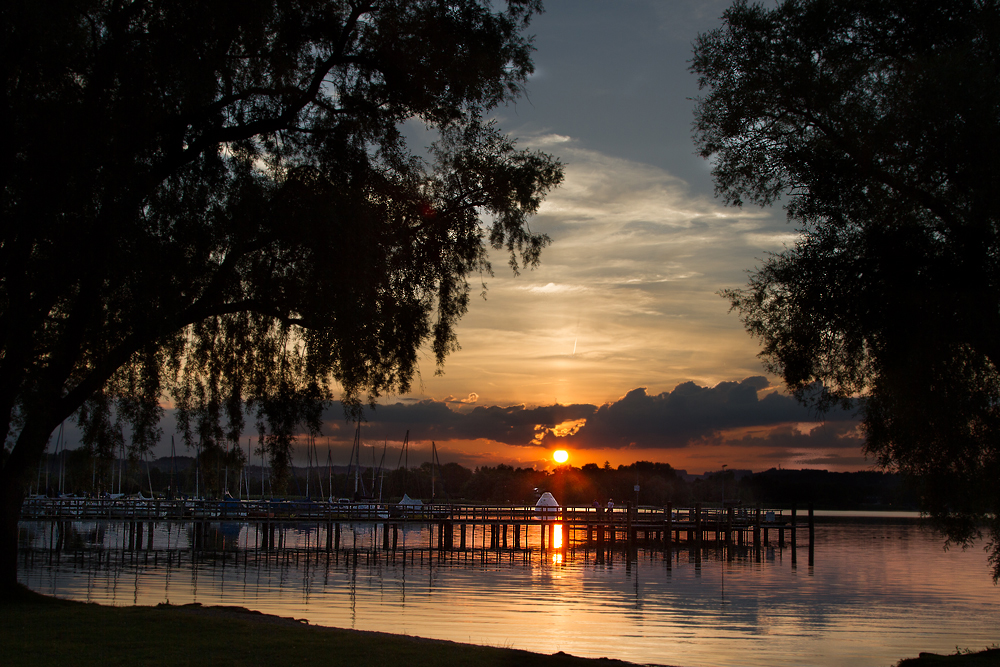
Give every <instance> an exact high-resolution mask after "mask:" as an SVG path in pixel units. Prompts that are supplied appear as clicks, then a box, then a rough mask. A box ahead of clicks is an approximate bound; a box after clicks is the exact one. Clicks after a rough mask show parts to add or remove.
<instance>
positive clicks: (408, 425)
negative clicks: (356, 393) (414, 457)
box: [327, 377, 861, 449]
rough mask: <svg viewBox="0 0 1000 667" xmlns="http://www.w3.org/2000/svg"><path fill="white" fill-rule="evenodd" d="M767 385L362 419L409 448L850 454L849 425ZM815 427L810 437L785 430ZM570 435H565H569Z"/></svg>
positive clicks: (336, 410)
mask: <svg viewBox="0 0 1000 667" xmlns="http://www.w3.org/2000/svg"><path fill="white" fill-rule="evenodd" d="M768 387H769V383H768V381H767V379H766V378H763V377H750V378H747V379H745V380H743V381H741V382H722V383H720V384H718V385H716V386H714V387H700V386H698V385H696V384H695V383H693V382H685V383H684V384H681V385H678V386H677V387H675V388H674V390H673V391H670V392H664V393H662V394H657V395H649V394H648V393H646V389H645V388H638V389H634V390H632V391H630V392H629V393H627V394H626V395H625V396H623V397H622V398H620V399H619V400H617V401H614V402H611V403H606V404H604V405H601V406H596V405H590V404H575V405H550V406H540V407H534V408H526V407H525V406H523V405H514V406H508V407H500V406H489V407H475V408H473V409H471V410H469V409H459V410H455V409H452V407H451V406H450V405H449V404H448V403H446V402H440V401H430V400H427V401H419V402H416V403H395V404H392V405H381V406H379V407H378V408H377V409H375V410H374V411H368V414H367V419H368V423H369V424H370V425H371V426H372V427H377V428H378V429H379V430H380V431H386V432H388V433H395V432H396V431H398V432H399V435H396V436H394V438H395V439H401V438H402V433H403V432H404V431H406V430H409V431H410V437H411V439H415V440H423V441H426V440H437V441H447V440H476V439H481V438H482V439H489V440H494V441H497V442H501V443H505V444H508V445H514V446H532V445H536V446H537V445H543V446H546V447H554V446H568V447H573V448H577V449H588V448H615V449H620V448H630V449H649V448H667V449H674V448H682V447H687V446H691V445H697V444H713V443H718V442H720V441H721V436H722V434H723V433H724V432H727V431H730V432H731V431H732V430H734V429H747V434H745V435H744V436H743V437H742V438H740V439H737V440H735V441H734V440H732V439H729V440H728V442H730V443H731V444H741V445H747V446H767V447H774V448H781V449H787V448H800V449H815V448H846V447H851V448H858V447H860V444H861V441H860V439H859V438H858V437H857V436H856V434H855V428H856V426H857V418H856V417H855V416H854V415H853V414H851V413H847V412H843V411H834V412H829V413H826V414H824V415H818V414H816V413H815V412H814V411H812V410H811V409H809V408H807V407H805V406H803V405H802V404H801V403H799V402H798V401H796V400H795V399H793V398H791V397H789V396H784V395H781V394H778V393H776V392H772V393H770V394H766V395H765V396H764V397H763V398H758V393H759V392H761V391H763V390H765V389H767V388H768ZM341 414H342V413H341V412H340V407H339V405H334V406H331V408H330V410H329V411H328V413H327V418H328V422H327V423H328V424H329V425H330V426H331V427H332V428H333V429H334V430H335V431H338V432H340V434H343V433H344V432H345V431H347V430H350V427H349V426H348V425H345V424H344V422H343V419H340V416H341ZM578 420H586V423H585V424H583V425H582V426H581V425H578V430H576V432H575V433H572V434H571V435H566V436H565V437H558V436H557V435H556V434H554V433H553V432H552V429H555V428H556V427H557V426H559V425H560V424H566V423H571V422H575V421H578ZM801 422H823V424H822V425H820V426H818V427H816V428H814V429H813V430H812V431H811V432H810V433H801V432H799V431H798V430H797V429H795V428H794V427H793V426H792V424H794V423H801ZM571 430H572V429H571Z"/></svg>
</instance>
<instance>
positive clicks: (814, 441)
mask: <svg viewBox="0 0 1000 667" xmlns="http://www.w3.org/2000/svg"><path fill="white" fill-rule="evenodd" d="M729 4H730V3H729V2H719V1H716V0H546V2H545V7H546V13H545V14H543V15H541V16H539V17H536V18H535V20H534V21H533V22H532V24H531V26H530V28H529V30H528V33H529V34H533V35H534V45H535V47H536V49H537V51H536V53H535V67H536V72H535V74H534V75H533V76H532V77H531V79H530V80H529V81H528V84H527V89H526V94H525V96H524V97H522V98H521V99H520V100H518V102H517V103H516V104H512V105H509V106H507V107H503V108H499V109H497V110H495V118H496V120H497V123H498V125H499V127H500V128H502V129H503V130H504V131H505V132H507V133H509V134H510V135H511V136H512V137H515V138H516V139H517V141H518V145H519V146H521V147H526V148H532V149H539V150H543V151H545V152H548V153H551V154H553V155H555V156H556V157H558V158H559V159H560V161H561V162H562V163H563V165H564V168H565V181H564V182H563V184H562V185H561V186H560V187H559V188H558V189H556V190H554V191H553V192H552V193H550V194H549V196H548V197H547V198H546V200H545V202H544V203H543V205H542V207H541V209H540V211H539V212H538V215H537V216H536V217H534V218H533V219H532V220H531V222H530V226H531V228H532V230H533V231H536V232H543V233H546V234H548V235H549V236H550V237H551V239H552V244H551V246H549V247H548V248H546V249H545V250H544V251H543V253H542V258H541V265H540V266H539V267H538V268H535V269H533V270H525V271H522V272H521V273H520V275H519V276H514V275H512V273H511V271H510V270H509V269H508V268H507V266H506V257H503V256H498V257H496V258H495V259H496V261H495V262H494V266H495V275H494V276H492V277H490V276H485V277H480V276H474V277H473V278H472V280H473V281H478V280H480V279H482V280H483V281H484V282H485V284H486V286H487V288H488V290H487V293H486V298H485V299H483V298H478V297H474V298H473V299H472V303H471V305H470V309H469V312H468V313H467V314H466V316H465V317H464V318H463V319H462V321H461V322H460V324H459V326H458V329H457V333H458V336H459V342H460V344H461V350H460V351H458V352H455V353H453V354H452V355H451V356H450V357H448V359H447V361H446V363H445V366H444V368H443V369H440V370H441V371H442V372H441V373H438V372H437V370H438V369H436V368H435V364H434V357H433V354H432V353H431V351H430V349H429V348H427V349H425V350H424V353H423V359H422V362H421V365H420V375H419V377H418V378H416V379H415V381H414V383H413V389H412V392H411V393H409V394H407V395H405V396H388V397H383V398H382V399H380V401H379V404H378V406H377V408H376V409H375V410H374V411H369V412H368V414H367V416H366V418H367V422H366V423H365V424H364V426H363V433H362V437H363V439H364V442H365V443H366V446H367V445H374V444H375V443H379V444H381V445H383V446H384V447H385V448H386V449H387V452H388V453H387V460H388V461H391V462H395V460H396V459H395V458H394V457H397V456H398V455H399V452H400V444H401V442H402V440H403V439H404V435H406V434H407V432H408V434H409V442H410V447H411V450H410V452H411V453H410V455H409V461H410V462H411V465H412V464H413V463H414V462H419V461H422V460H428V459H429V450H430V442H431V441H432V440H433V441H434V442H435V443H436V445H437V448H438V451H439V456H440V459H441V461H442V462H448V461H455V462H458V463H461V464H462V465H465V466H468V467H476V466H480V465H496V464H498V463H505V464H509V465H514V466H521V467H532V466H534V467H536V468H539V469H543V468H548V467H552V466H553V465H554V464H553V461H552V452H553V451H554V450H555V449H566V450H568V451H569V452H570V461H569V462H570V464H572V465H576V466H580V465H583V464H585V463H598V464H603V463H604V462H605V461H608V462H609V463H611V464H612V465H620V464H628V463H631V462H633V461H637V460H649V461H659V462H665V463H669V464H671V465H673V466H674V467H675V468H679V469H684V470H687V471H689V472H692V473H700V472H704V471H710V470H718V469H721V467H722V465H723V464H725V465H727V466H728V467H729V468H730V469H750V470H755V471H757V470H766V469H768V468H772V467H778V466H781V467H785V468H826V469H829V470H838V471H846V470H861V469H868V468H871V467H872V466H873V462H872V461H869V460H866V459H865V457H864V455H863V453H862V446H863V440H862V438H861V436H860V433H859V431H858V427H857V420H856V419H855V418H854V416H853V415H851V414H845V413H830V414H826V415H823V416H819V415H817V414H814V413H813V412H811V411H810V410H808V409H807V408H805V407H803V406H801V405H800V404H798V403H797V402H795V401H794V400H793V399H792V398H790V397H788V396H787V395H785V393H784V392H783V390H782V386H781V383H780V380H779V378H777V377H775V376H773V375H770V374H768V373H766V372H765V370H764V368H763V366H762V364H761V361H760V360H759V359H758V358H757V353H758V352H759V346H758V343H757V341H755V340H753V339H752V338H751V337H750V336H749V335H748V334H747V333H746V332H745V331H744V329H743V327H742V324H741V323H740V321H739V318H738V316H737V314H736V313H732V312H729V303H728V302H727V301H726V300H725V299H723V298H722V297H721V296H719V291H720V290H722V289H726V288H735V287H740V286H742V285H743V284H745V283H746V280H747V271H748V270H750V269H752V268H753V267H754V266H756V265H757V264H759V262H760V258H763V257H764V256H765V255H766V254H767V253H769V252H780V251H781V250H782V249H783V247H784V246H785V245H786V244H791V243H793V242H794V240H795V238H796V236H795V229H794V227H793V226H792V225H790V224H789V223H788V222H787V221H786V218H785V213H784V211H783V210H782V209H781V208H780V207H777V208H774V209H760V208H755V207H754V208H751V207H747V208H744V209H735V208H729V207H726V206H724V205H723V203H722V202H721V201H720V200H717V199H716V198H715V197H714V194H713V184H712V179H711V174H710V165H709V164H708V163H707V162H706V161H705V160H703V159H702V158H700V157H699V156H697V155H696V154H695V149H694V144H693V142H692V139H691V135H692V121H693V108H694V105H695V102H694V101H693V100H694V98H696V97H697V96H698V94H699V91H698V86H697V78H696V76H695V75H694V74H692V73H691V72H690V71H689V69H688V66H689V60H690V58H691V49H692V43H693V42H694V40H695V39H696V37H697V35H698V34H699V33H701V32H706V31H708V30H711V29H713V28H716V27H718V26H720V25H721V20H720V17H721V15H722V13H723V11H724V10H725V9H726V7H727V6H728V5H729ZM417 139H418V140H419V135H417ZM417 148H419V147H417ZM473 286H474V292H478V291H479V290H478V289H476V287H477V286H478V285H477V283H476V282H473ZM163 427H164V439H163V443H166V444H165V445H163V444H161V447H160V448H159V450H158V452H157V453H158V454H164V453H169V436H170V434H171V433H172V421H171V420H170V415H169V414H168V418H167V419H166V420H165V422H164V424H163ZM353 432H354V426H353V425H352V424H347V423H346V422H345V421H344V418H343V411H342V410H341V408H340V406H339V405H336V404H335V405H333V406H331V407H330V409H329V410H328V411H327V413H326V420H325V425H324V431H323V435H322V436H321V437H320V438H319V440H318V443H319V447H320V449H321V450H325V449H327V447H329V451H330V456H331V457H332V459H333V460H334V462H336V463H344V464H346V463H347V462H348V459H349V452H350V443H351V440H352V438H353ZM246 446H247V443H246V442H244V448H246ZM165 447H166V449H165ZM366 456H367V455H366ZM296 460H297V463H299V464H300V465H304V464H305V461H306V458H305V454H304V451H300V452H299V453H298V454H297V456H296ZM323 460H324V461H325V460H326V455H325V454H324V455H323Z"/></svg>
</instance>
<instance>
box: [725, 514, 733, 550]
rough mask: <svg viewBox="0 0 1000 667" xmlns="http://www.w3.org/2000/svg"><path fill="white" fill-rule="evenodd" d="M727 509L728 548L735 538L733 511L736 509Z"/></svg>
mask: <svg viewBox="0 0 1000 667" xmlns="http://www.w3.org/2000/svg"><path fill="white" fill-rule="evenodd" d="M723 509H725V512H726V546H727V547H728V546H730V545H731V543H732V538H733V511H734V508H732V507H730V508H729V509H726V508H723Z"/></svg>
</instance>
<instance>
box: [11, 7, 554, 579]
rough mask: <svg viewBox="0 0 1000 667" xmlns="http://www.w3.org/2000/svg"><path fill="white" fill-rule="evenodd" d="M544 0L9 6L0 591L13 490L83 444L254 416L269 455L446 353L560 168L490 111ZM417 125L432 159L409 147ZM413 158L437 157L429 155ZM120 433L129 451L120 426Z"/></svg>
mask: <svg viewBox="0 0 1000 667" xmlns="http://www.w3.org/2000/svg"><path fill="white" fill-rule="evenodd" d="M539 11H541V2H540V0H506V1H505V2H494V3H490V2H488V1H486V0H449V2H440V1H439V0H282V1H281V2H276V1H274V0H241V1H240V2H231V1H225V0H201V1H199V2H117V1H112V0H82V1H81V2H77V3H71V4H66V3H60V4H58V6H57V7H53V6H52V5H51V3H38V2H25V1H20V0H18V1H14V2H11V3H7V4H6V5H5V6H4V8H3V10H0V16H2V19H0V20H2V24H3V29H2V34H3V45H2V47H0V48H2V54H3V60H4V65H3V67H4V73H5V77H4V81H5V87H6V88H5V97H4V115H3V123H4V130H5V141H4V142H3V149H2V151H3V152H2V155H3V164H2V169H0V172H2V176H0V178H2V183H3V202H2V206H3V213H2V215H3V225H2V228H0V322H2V325H0V345H2V352H0V414H2V416H3V420H4V422H5V430H4V436H5V438H4V442H5V449H7V450H9V453H8V454H7V456H6V458H5V460H4V462H3V467H2V470H0V487H2V489H3V491H2V493H3V499H2V502H0V512H2V515H3V526H2V531H0V558H2V562H0V570H2V572H0V577H2V581H0V583H3V584H11V583H13V581H14V577H15V567H16V560H13V559H15V557H16V551H15V549H16V546H15V543H14V542H13V541H14V540H16V522H17V514H18V511H19V507H20V504H21V498H22V495H23V483H22V482H23V479H24V476H25V474H26V473H29V474H30V472H31V471H33V467H34V466H35V465H36V464H37V462H38V460H39V457H40V456H41V454H42V452H43V451H44V448H45V445H46V441H47V439H48V438H49V435H50V433H51V432H52V431H53V429H54V428H55V427H56V426H57V425H58V424H59V423H60V422H61V421H63V420H64V419H66V418H68V417H70V416H71V415H74V414H77V415H78V418H79V420H80V421H81V423H82V425H83V429H84V434H85V442H86V443H87V445H88V447H90V448H92V449H93V450H95V451H97V452H98V453H99V454H103V455H104V456H112V455H113V454H112V452H115V451H118V448H120V447H122V446H123V445H124V447H125V448H126V449H128V450H129V451H131V452H132V453H133V454H134V453H135V452H137V451H141V450H142V449H143V448H145V447H148V446H149V445H150V444H151V443H153V442H155V441H156V440H157V439H158V437H159V430H158V420H159V417H160V415H161V412H162V409H161V407H160V401H161V399H164V398H167V399H168V400H170V401H172V402H173V403H174V404H175V405H176V406H177V407H178V408H179V415H180V427H181V429H182V430H183V432H184V434H185V438H186V440H187V441H188V444H191V443H194V442H198V443H200V445H201V447H203V448H205V447H209V448H210V447H213V446H214V447H219V446H220V443H224V442H225V441H226V440H230V441H235V440H236V439H237V438H238V436H239V434H240V432H242V431H243V430H244V428H245V426H246V425H245V423H244V414H245V412H244V406H247V407H248V408H249V410H250V413H251V414H252V415H255V417H256V424H255V425H254V426H255V429H256V430H258V431H259V432H260V433H261V434H262V435H263V436H264V444H265V446H266V449H267V451H268V453H269V455H270V457H271V461H272V464H273V465H274V466H275V467H276V468H278V469H281V468H282V466H287V464H288V456H289V446H290V442H291V438H292V435H293V433H295V432H296V429H297V427H298V425H300V424H303V423H305V424H307V425H308V427H309V428H310V429H311V430H313V431H315V430H316V429H318V425H319V418H320V406H321V403H322V401H324V400H326V399H329V398H332V397H333V396H334V394H335V393H341V394H342V398H343V399H344V400H345V401H346V402H347V403H348V404H352V405H355V406H357V405H359V404H360V403H361V402H363V401H364V400H365V399H366V398H371V397H375V396H378V395H380V394H382V393H385V392H399V393H402V392H405V391H407V388H408V387H409V383H410V381H411V379H412V377H413V375H414V372H415V370H416V363H417V354H418V351H419V349H420V348H421V347H422V346H425V345H429V347H430V349H431V350H432V351H433V356H434V357H435V358H436V359H437V361H438V363H440V362H442V361H443V360H444V358H445V356H446V355H447V354H448V353H449V352H450V351H452V350H454V349H455V348H456V346H457V342H456V338H455V332H454V326H455V323H456V321H457V319H458V318H459V317H461V315H462V314H463V313H464V312H465V311H466V307H467V303H468V299H469V293H470V288H469V285H468V283H467V277H468V276H469V275H470V274H474V273H480V274H484V275H489V273H490V265H489V261H488V254H487V253H488V250H489V248H494V249H500V250H505V251H506V253H507V254H508V255H509V260H510V264H511V266H512V267H513V268H514V269H515V271H516V270H517V268H518V267H520V266H529V265H533V264H535V263H536V262H537V260H538V256H539V251H540V249H541V248H542V247H543V246H544V245H545V244H546V243H547V240H548V239H547V238H546V237H545V236H543V235H539V234H536V233H533V232H531V231H530V229H529V228H528V225H527V220H528V217H529V216H530V215H531V214H532V213H534V212H535V211H536V210H537V208H538V206H539V204H540V202H541V199H542V197H543V196H544V194H545V193H546V192H547V191H548V190H549V189H550V188H552V187H554V186H555V185H557V184H558V183H559V181H560V180H561V177H562V173H561V167H560V165H559V164H558V163H557V162H556V161H554V160H553V159H552V158H551V157H549V156H548V155H545V154H541V153H536V152H530V151H524V150H518V149H517V148H515V146H514V144H513V142H512V140H510V139H509V138H507V137H506V136H505V135H504V134H503V133H501V132H500V130H499V129H498V128H496V127H495V126H494V125H493V124H492V123H491V122H489V121H488V120H487V119H486V117H485V114H486V112H488V110H490V109H491V108H492V107H495V106H496V105H498V104H502V103H505V102H507V101H510V100H512V99H513V98H515V97H516V96H517V95H518V93H519V91H520V90H521V87H522V84H523V83H524V82H525V80H526V79H527V76H528V75H529V74H530V73H531V72H532V62H531V51H532V47H531V42H530V39H529V38H528V37H526V36H525V35H524V30H525V28H526V27H527V26H528V23H529V20H530V19H531V17H532V16H533V14H535V13H537V12H539ZM407 122H409V123H411V124H413V125H416V126H418V127H419V126H421V125H423V126H426V127H427V128H429V129H431V130H433V131H434V132H433V133H432V134H434V136H436V137H437V141H436V143H435V145H434V148H433V150H432V151H431V157H429V158H428V159H427V160H425V159H423V158H422V157H421V156H422V155H423V147H422V146H420V147H417V149H418V152H417V153H414V152H412V151H411V149H410V148H409V147H408V146H407V144H406V142H405V141H404V137H403V134H402V132H401V128H402V127H403V126H404V124H405V123H407ZM428 163H429V164H428ZM125 425H128V426H129V430H130V433H131V436H130V438H128V441H127V442H126V439H125V436H124V435H123V426H125Z"/></svg>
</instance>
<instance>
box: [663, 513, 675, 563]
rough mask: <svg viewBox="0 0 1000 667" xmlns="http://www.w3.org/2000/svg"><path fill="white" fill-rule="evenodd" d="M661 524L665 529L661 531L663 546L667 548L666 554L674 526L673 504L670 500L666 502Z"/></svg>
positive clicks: (668, 550) (668, 551)
mask: <svg viewBox="0 0 1000 667" xmlns="http://www.w3.org/2000/svg"><path fill="white" fill-rule="evenodd" d="M663 524H664V528H665V529H666V530H665V532H664V533H663V546H664V548H665V549H666V550H667V554H669V553H670V538H671V531H672V530H673V526H674V504H673V503H671V502H668V503H667V509H666V512H665V514H664V517H663ZM668 557H669V556H668Z"/></svg>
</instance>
